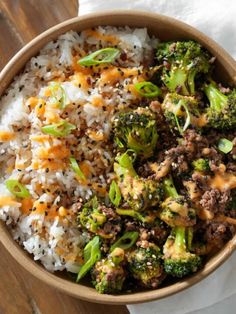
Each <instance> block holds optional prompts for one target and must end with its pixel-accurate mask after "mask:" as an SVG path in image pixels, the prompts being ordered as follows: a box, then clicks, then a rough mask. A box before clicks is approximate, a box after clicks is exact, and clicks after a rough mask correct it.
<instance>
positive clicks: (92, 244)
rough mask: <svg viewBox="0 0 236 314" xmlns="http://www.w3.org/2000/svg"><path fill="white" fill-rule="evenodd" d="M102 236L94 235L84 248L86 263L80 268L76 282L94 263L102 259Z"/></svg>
mask: <svg viewBox="0 0 236 314" xmlns="http://www.w3.org/2000/svg"><path fill="white" fill-rule="evenodd" d="M100 246H101V244H100V238H99V236H96V237H94V238H93V239H92V240H91V241H89V243H88V244H87V245H86V246H85V248H84V262H85V263H84V265H83V266H82V267H81V268H80V271H79V273H78V276H77V280H76V282H79V281H80V279H81V278H83V277H84V276H85V275H86V274H87V273H88V272H89V271H90V269H91V268H92V267H93V265H94V264H95V263H96V262H97V261H99V260H100V259H101V250H100Z"/></svg>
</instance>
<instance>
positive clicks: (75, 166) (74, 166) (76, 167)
mask: <svg viewBox="0 0 236 314" xmlns="http://www.w3.org/2000/svg"><path fill="white" fill-rule="evenodd" d="M70 165H71V168H72V169H73V170H74V172H75V173H76V174H77V175H78V176H79V177H80V178H81V179H82V180H85V179H86V178H85V175H84V174H83V172H82V170H81V169H80V167H79V165H78V163H77V161H76V159H75V158H74V157H70Z"/></svg>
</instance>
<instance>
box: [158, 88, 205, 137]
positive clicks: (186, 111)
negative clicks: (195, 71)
mask: <svg viewBox="0 0 236 314" xmlns="http://www.w3.org/2000/svg"><path fill="white" fill-rule="evenodd" d="M162 110H163V112H164V115H165V117H166V120H167V121H168V123H169V126H170V128H171V129H172V130H173V131H178V132H179V133H180V134H182V133H184V131H186V130H187V128H189V127H190V126H193V127H197V128H201V127H203V126H204V125H205V124H206V122H207V121H206V118H205V117H204V115H203V114H202V113H201V112H200V110H199V103H198V101H197V100H196V99H195V98H194V97H192V96H182V95H179V94H176V93H169V94H167V95H166V97H165V98H164V101H163V103H162Z"/></svg>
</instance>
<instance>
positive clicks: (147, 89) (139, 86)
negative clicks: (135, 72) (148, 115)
mask: <svg viewBox="0 0 236 314" xmlns="http://www.w3.org/2000/svg"><path fill="white" fill-rule="evenodd" d="M134 87H135V88H136V90H137V91H138V92H139V94H140V95H142V96H144V97H148V98H149V97H150V98H152V97H156V96H159V95H161V89H160V88H159V87H157V86H156V85H154V84H153V83H151V82H140V83H136V84H134Z"/></svg>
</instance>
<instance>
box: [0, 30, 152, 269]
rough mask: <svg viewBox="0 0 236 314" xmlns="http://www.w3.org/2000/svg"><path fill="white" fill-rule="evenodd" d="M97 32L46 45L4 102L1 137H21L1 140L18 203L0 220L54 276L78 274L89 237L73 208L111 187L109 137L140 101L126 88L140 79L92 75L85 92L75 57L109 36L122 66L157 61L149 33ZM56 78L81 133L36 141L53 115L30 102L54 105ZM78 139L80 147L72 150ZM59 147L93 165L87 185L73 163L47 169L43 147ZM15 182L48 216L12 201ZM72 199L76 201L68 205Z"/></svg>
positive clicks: (0, 152)
mask: <svg viewBox="0 0 236 314" xmlns="http://www.w3.org/2000/svg"><path fill="white" fill-rule="evenodd" d="M95 31H96V32H97V33H99V34H100V40H98V38H96V36H93V35H91V34H90V33H86V32H84V31H83V32H82V33H80V34H78V33H76V32H73V31H70V32H68V33H66V34H64V35H62V36H60V37H59V38H58V40H56V41H54V42H50V43H48V44H47V45H46V46H45V47H44V48H43V49H42V50H41V51H40V53H39V55H38V56H36V57H33V58H31V60H30V61H29V62H28V63H27V64H26V67H25V69H24V70H23V72H22V73H21V74H19V75H18V76H17V77H16V78H15V79H14V81H13V83H12V84H11V85H10V87H9V88H8V90H7V92H6V93H5V95H4V96H3V97H2V98H1V101H0V108H1V110H0V132H2V131H9V132H14V134H15V137H14V138H13V139H11V140H9V141H2V142H1V143H0V163H1V172H2V173H1V179H0V199H2V198H3V197H8V198H12V199H13V200H14V201H15V203H14V202H13V204H10V205H9V204H8V205H4V204H2V205H1V208H0V219H2V220H4V221H5V222H6V224H7V225H8V227H9V229H10V230H11V232H12V234H13V237H14V239H15V240H16V241H18V242H19V243H20V244H21V245H22V246H23V247H24V249H25V250H27V251H28V252H29V253H30V254H32V255H33V257H34V259H35V260H40V261H41V262H42V263H43V265H44V266H45V267H46V268H47V269H48V270H49V271H57V270H60V271H62V270H64V269H66V270H67V271H70V272H78V270H79V268H80V264H81V256H82V248H83V247H84V245H85V243H86V242H87V241H88V234H87V233H86V232H84V233H82V234H81V232H79V230H78V228H77V222H76V216H77V212H76V208H75V207H73V206H72V205H73V203H76V201H78V199H80V198H82V199H83V200H86V199H89V198H90V197H91V195H92V194H93V193H96V192H98V191H97V190H96V187H100V188H103V189H106V190H107V183H109V182H110V179H111V178H112V176H113V172H112V162H113V157H112V148H111V145H110V144H109V141H108V140H106V139H109V135H110V129H111V126H110V119H111V117H112V116H113V115H114V113H115V112H117V111H119V110H123V109H124V108H126V107H129V106H131V107H132V105H133V103H134V102H135V101H137V96H136V95H135V94H133V93H131V92H130V91H129V90H128V89H127V86H129V84H133V83H135V82H136V81H137V75H133V76H132V75H130V76H127V77H126V76H125V75H124V76H123V77H120V78H119V80H118V82H116V83H115V85H114V84H112V83H110V82H109V81H105V82H104V79H103V78H102V74H101V76H100V77H99V78H98V77H97V78H95V77H91V78H90V80H91V82H90V83H91V87H89V88H88V89H87V90H85V89H84V88H82V87H81V86H80V84H78V82H77V81H76V79H75V77H73V75H71V74H75V73H72V69H73V67H72V66H73V62H74V61H73V58H74V57H73V56H75V55H76V56H77V55H79V54H80V52H81V50H85V51H86V52H87V53H90V52H92V51H95V50H98V49H101V48H105V47H108V46H113V45H112V44H111V43H109V42H108V41H107V38H108V37H106V36H113V38H115V39H116V41H117V44H116V47H117V48H118V49H120V50H121V51H123V52H124V53H125V54H126V58H124V60H123V59H121V58H120V59H119V61H118V62H119V67H121V68H127V67H129V68H133V69H134V70H135V71H136V72H137V71H138V72H140V73H141V72H142V71H143V67H144V66H145V64H147V63H148V62H149V60H150V59H151V57H152V53H153V47H155V46H156V42H157V40H156V39H155V38H152V39H150V37H149V36H148V34H147V30H146V29H130V28H129V27H125V28H114V27H98V28H97V29H96V30H95ZM92 34H94V31H93V33H92ZM58 79H59V80H61V81H62V83H61V86H62V87H63V89H64V90H65V94H66V105H68V108H69V109H67V107H66V108H65V109H64V113H63V119H68V118H69V121H70V123H73V124H74V125H76V128H77V135H76V137H75V136H74V135H72V134H71V135H68V136H67V137H66V139H61V138H55V137H54V138H53V137H51V138H50V139H48V140H45V141H43V142H37V141H35V140H34V138H35V136H41V135H43V133H42V131H41V128H42V126H43V125H44V124H45V123H46V124H47V119H48V118H47V117H46V118H45V117H44V119H42V118H40V117H39V116H38V115H37V113H36V110H34V109H32V108H30V107H29V106H28V105H29V97H37V99H39V98H41V99H43V100H44V101H45V102H46V103H47V102H48V101H49V100H48V97H47V96H45V91H46V90H47V87H48V84H49V82H55V81H57V80H58ZM96 97H100V98H101V99H102V102H103V104H104V105H103V106H95V105H94V99H95V98H96ZM50 110H51V112H52V114H55V115H58V114H61V113H60V110H59V109H57V108H54V109H53V108H51V109H50ZM65 112H67V114H66V113H65ZM50 114H51V113H50ZM45 119H46V120H45ZM92 132H95V133H96V135H97V136H100V137H104V140H94V139H91V136H92V135H91V134H93V133H92ZM75 138H76V145H74V146H73V143H74V142H75ZM57 145H62V146H61V147H63V145H67V146H68V145H69V146H70V149H71V152H70V153H71V154H74V155H76V159H77V160H78V161H80V162H85V163H87V164H86V165H87V167H89V171H90V178H89V184H88V185H84V184H81V182H79V181H78V180H77V178H76V175H75V173H74V171H73V170H72V169H71V168H70V167H69V166H68V164H67V166H66V168H64V169H60V168H59V169H56V170H51V169H47V168H46V167H43V166H42V164H41V163H42V162H43V159H40V152H41V151H42V148H44V149H46V150H47V149H50V148H52V147H56V146H57ZM71 147H73V149H72V148H71ZM53 158H54V157H53ZM58 158H59V161H60V156H57V157H56V158H54V161H55V162H58ZM35 161H37V162H38V163H39V167H38V168H37V167H33V163H34V162H35ZM63 162H64V160H63ZM19 165H20V166H19ZM41 166H42V167H41ZM9 178H10V179H17V180H20V181H21V182H22V183H24V184H25V186H26V187H27V189H28V190H29V192H30V194H31V198H32V199H33V202H43V203H46V204H47V205H48V207H47V211H48V213H47V214H48V216H47V214H46V211H45V210H44V211H42V212H40V211H38V210H36V212H35V211H34V208H32V209H33V210H30V211H29V212H28V213H25V212H24V211H23V210H22V203H21V199H18V198H17V199H14V196H13V195H12V194H11V193H10V192H9V191H8V190H7V188H6V187H5V183H4V182H5V180H7V179H9ZM39 185H41V188H39V187H38V186H39ZM94 189H95V190H94ZM65 199H66V200H67V206H69V207H67V208H66V214H65V212H64V213H60V209H59V208H62V207H63V206H62V204H63V202H64V200H65ZM68 202H71V204H70V205H68ZM34 204H35V203H34ZM33 206H34V205H33ZM56 207H57V211H56V214H55V215H54V216H52V217H51V218H50V217H49V216H50V211H51V210H52V208H56ZM61 211H62V212H63V209H61Z"/></svg>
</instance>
